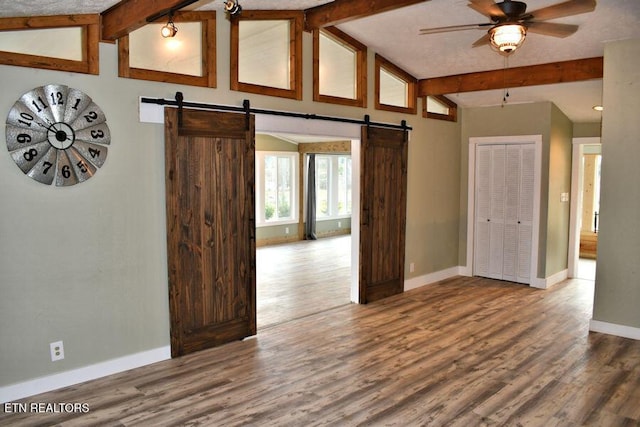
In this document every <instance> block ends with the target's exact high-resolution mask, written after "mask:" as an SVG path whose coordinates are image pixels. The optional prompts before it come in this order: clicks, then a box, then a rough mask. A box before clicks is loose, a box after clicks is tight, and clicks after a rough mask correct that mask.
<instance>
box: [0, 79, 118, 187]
mask: <svg viewBox="0 0 640 427" xmlns="http://www.w3.org/2000/svg"><path fill="white" fill-rule="evenodd" d="M106 122H107V118H106V117H105V115H104V113H103V112H102V110H101V109H100V107H98V106H97V105H96V104H95V103H94V102H93V101H92V100H91V98H90V97H89V96H87V95H86V94H85V93H83V92H82V91H80V90H78V89H73V88H69V87H67V86H64V85H47V86H42V87H38V88H35V89H33V90H31V91H29V92H27V93H25V94H24V95H22V97H20V99H18V100H17V101H16V103H15V104H14V105H13V107H12V108H11V110H10V111H9V115H8V116H7V126H6V130H7V132H6V136H7V148H8V150H9V153H10V154H11V157H12V158H13V161H14V162H15V163H16V164H17V165H18V167H19V168H20V169H21V170H22V172H24V173H25V174H26V175H27V176H29V177H31V178H33V179H35V180H36V181H38V182H41V183H43V184H47V185H51V184H53V183H54V182H55V184H56V186H68V185H74V184H77V183H79V182H84V181H86V180H88V179H89V178H91V177H92V176H93V175H94V174H95V173H96V171H97V170H98V168H100V167H101V166H102V165H103V164H104V161H105V160H106V158H107V145H109V143H110V142H111V134H110V133H109V127H108V126H107V123H106Z"/></svg>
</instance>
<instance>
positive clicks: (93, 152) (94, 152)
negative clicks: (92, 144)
mask: <svg viewBox="0 0 640 427" xmlns="http://www.w3.org/2000/svg"><path fill="white" fill-rule="evenodd" d="M89 154H91V158H92V159H95V158H96V157H100V150H96V149H95V148H89Z"/></svg>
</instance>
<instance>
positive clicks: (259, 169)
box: [255, 151, 300, 228]
mask: <svg viewBox="0 0 640 427" xmlns="http://www.w3.org/2000/svg"><path fill="white" fill-rule="evenodd" d="M255 155H256V168H255V169H256V228H260V227H271V226H275V225H284V224H297V223H298V221H299V215H300V209H299V207H300V201H299V193H300V192H299V191H298V185H300V171H299V158H300V154H299V153H298V152H297V151H256V154H255ZM266 156H280V157H290V158H291V167H292V173H291V200H292V202H291V206H290V209H291V218H290V219H278V220H274V221H267V220H266V219H265V218H264V208H265V206H264V202H265V199H266V196H265V178H264V176H265V171H264V158H265V157H266Z"/></svg>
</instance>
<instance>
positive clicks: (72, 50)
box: [0, 15, 100, 74]
mask: <svg viewBox="0 0 640 427" xmlns="http://www.w3.org/2000/svg"><path fill="white" fill-rule="evenodd" d="M99 42H100V15H69V16H66V15H65V16H27V17H21V18H0V63H1V64H7V65H17V66H21V67H30V68H44V69H48V70H57V71H68V72H73V73H85V74H98V73H99V72H100V70H99V68H100V67H99V63H98V50H99Z"/></svg>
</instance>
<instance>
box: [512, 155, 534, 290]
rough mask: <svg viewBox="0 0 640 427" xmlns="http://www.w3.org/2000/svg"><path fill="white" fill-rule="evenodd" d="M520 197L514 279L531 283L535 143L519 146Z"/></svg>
mask: <svg viewBox="0 0 640 427" xmlns="http://www.w3.org/2000/svg"><path fill="white" fill-rule="evenodd" d="M521 150H522V151H521V152H522V154H521V163H520V198H519V200H520V201H519V205H518V269H517V277H516V281H517V282H520V283H531V269H532V268H533V269H536V268H537V266H536V265H534V266H532V265H531V250H532V248H531V245H532V243H533V202H534V182H535V155H536V154H535V145H534V144H526V145H523V146H522V147H521Z"/></svg>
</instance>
